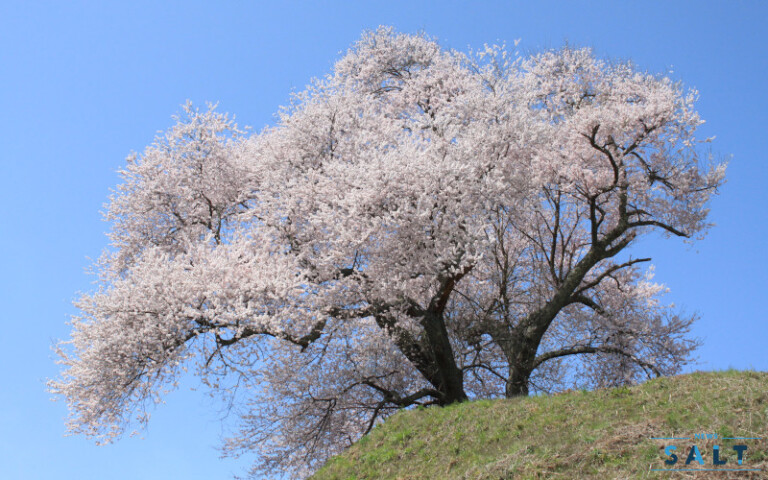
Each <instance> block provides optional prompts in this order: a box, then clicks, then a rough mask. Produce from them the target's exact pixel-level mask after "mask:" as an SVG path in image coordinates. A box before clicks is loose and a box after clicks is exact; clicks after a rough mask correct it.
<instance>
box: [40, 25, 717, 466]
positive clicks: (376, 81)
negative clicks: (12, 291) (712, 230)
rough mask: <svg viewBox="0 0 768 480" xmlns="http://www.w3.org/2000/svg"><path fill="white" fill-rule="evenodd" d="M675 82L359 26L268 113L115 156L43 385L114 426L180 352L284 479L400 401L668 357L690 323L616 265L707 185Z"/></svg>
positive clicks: (616, 373) (85, 416) (542, 383)
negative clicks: (261, 122)
mask: <svg viewBox="0 0 768 480" xmlns="http://www.w3.org/2000/svg"><path fill="white" fill-rule="evenodd" d="M695 99H696V93H695V92H693V91H686V90H685V89H684V88H683V87H682V86H681V85H680V84H678V83H675V82H672V81H671V80H669V79H668V78H665V77H663V76H658V75H651V74H647V73H644V72H642V71H640V70H639V69H637V68H636V67H635V66H633V65H631V64H627V63H609V62H606V61H603V60H600V59H598V58H596V57H595V56H594V55H593V54H592V52H591V51H590V50H589V49H572V48H565V49H561V50H557V51H548V52H544V53H541V54H537V55H533V56H530V57H526V58H523V57H520V56H518V55H516V54H514V53H509V52H508V51H507V50H506V49H505V48H503V47H486V48H485V49H483V50H482V51H480V52H472V53H469V54H463V53H461V52H456V51H452V50H446V49H444V48H441V47H440V46H439V45H438V44H437V43H436V42H435V41H434V40H432V39H429V38H427V37H426V36H423V35H416V36H414V35H406V34H398V33H396V32H394V31H392V30H391V29H388V28H380V29H379V30H377V31H375V32H369V33H366V34H364V35H363V37H362V39H361V40H360V41H358V42H357V43H356V44H355V45H354V46H353V47H352V48H351V49H350V50H349V52H348V53H347V54H346V55H345V56H344V57H343V58H341V59H340V60H339V61H338V62H337V63H336V65H335V67H334V69H333V71H332V72H331V73H330V74H329V75H328V76H326V77H325V78H322V79H319V80H315V81H313V83H312V84H311V85H310V86H309V87H307V88H306V90H304V91H303V92H301V93H299V94H296V95H295V96H294V98H293V101H292V103H291V105H290V106H289V107H287V108H284V109H283V110H282V111H281V114H280V118H279V121H278V122H277V124H276V125H275V126H273V127H270V128H266V129H265V130H263V131H262V132H260V133H258V134H253V135H249V134H247V132H246V131H242V130H240V129H238V127H237V125H236V124H235V123H234V122H233V121H232V120H231V119H230V118H229V117H228V116H226V115H223V114H220V113H217V112H216V111H215V110H214V109H212V108H211V109H209V110H207V111H199V110H196V109H195V108H193V107H192V106H191V105H186V106H185V108H184V115H183V116H181V117H180V118H178V123H177V125H176V126H174V127H173V128H172V129H170V130H169V131H168V132H167V134H166V135H165V136H163V137H158V138H157V139H156V141H155V142H154V143H153V144H152V145H151V146H149V147H148V148H147V149H146V150H145V151H144V152H143V153H142V154H140V155H133V156H131V157H129V158H128V163H127V166H126V167H125V169H124V170H123V171H122V172H121V174H122V177H123V183H122V184H121V185H120V186H119V187H118V188H117V190H116V191H115V193H114V195H113V196H112V197H111V200H110V203H109V207H108V211H107V214H106V217H107V220H109V221H110V222H111V223H112V225H113V228H112V231H111V233H110V241H111V248H110V249H108V250H107V251H106V252H105V253H104V255H103V256H102V257H101V259H100V260H99V261H98V262H97V265H96V267H97V271H98V276H99V277H98V278H99V282H98V284H99V287H98V289H97V290H96V291H94V292H91V293H86V294H84V295H82V297H81V298H80V300H79V301H78V302H77V307H78V308H79V310H80V312H81V313H80V315H79V316H77V317H75V318H73V320H72V336H71V339H69V340H67V341H64V342H62V343H61V344H59V346H58V347H57V350H58V353H59V355H60V357H61V363H62V364H63V365H64V370H63V372H62V374H61V376H60V378H58V379H56V380H52V381H51V382H50V388H51V390H52V391H53V392H55V393H57V394H59V395H61V396H63V397H64V398H66V400H67V401H68V403H69V406H70V410H71V413H72V416H71V419H70V424H69V428H70V430H71V431H72V432H77V433H84V434H87V435H90V436H93V437H96V438H97V439H99V440H102V441H110V440H112V439H114V438H116V437H117V436H119V435H120V434H121V433H122V432H123V430H124V429H125V427H126V426H128V425H129V424H130V423H131V422H132V419H133V418H134V416H137V418H138V420H139V421H146V419H147V404H148V403H151V402H152V401H156V402H157V401H161V399H162V395H163V393H165V392H166V391H167V390H168V389H169V388H173V387H174V386H175V382H176V380H177V379H178V377H179V375H180V374H181V373H182V372H183V371H186V370H187V369H189V368H192V369H193V370H194V371H195V372H196V373H197V374H198V375H199V376H200V378H202V379H203V381H204V382H206V384H207V385H209V386H210V388H211V391H212V392H214V393H218V394H221V395H222V396H223V397H224V398H227V399H228V400H229V401H230V402H231V404H232V405H233V406H234V409H235V411H237V412H238V413H239V414H240V416H241V419H242V422H241V428H240V429H239V430H238V431H237V432H235V433H234V434H233V436H232V438H231V439H230V440H229V441H228V442H227V443H226V445H225V449H226V450H227V451H228V452H232V453H235V454H237V453H242V452H247V451H256V452H257V453H258V458H259V460H258V462H257V464H256V466H255V470H254V471H273V472H274V471H284V470H286V469H289V470H291V471H293V472H294V473H295V474H296V475H307V474H308V473H310V472H311V471H313V470H314V469H315V468H317V466H318V465H320V464H321V463H322V462H323V461H324V460H325V459H326V458H327V457H328V456H329V455H331V454H334V453H337V452H339V451H341V450H342V449H343V448H345V447H346V446H347V445H349V444H350V443H352V442H354V441H356V440H357V439H358V438H360V436H362V435H363V434H365V433H366V432H368V431H369V430H370V429H371V428H373V426H375V425H376V424H377V423H378V422H379V421H381V420H382V419H383V418H385V417H386V416H387V415H389V414H391V413H393V412H395V411H397V410H398V409H402V408H407V407H411V406H416V405H447V404H451V403H454V402H461V401H465V400H468V399H474V398H488V397H499V396H507V397H512V396H516V395H526V394H528V393H529V392H530V391H531V390H535V391H539V392H550V391H557V390H560V389H564V388H569V387H573V386H578V387H598V386H607V385H621V384H626V383H631V382H636V381H640V380H641V379H642V378H647V377H648V376H653V375H665V374H672V373H675V372H677V371H678V370H679V369H680V367H681V366H682V365H684V364H685V363H686V361H688V359H689V356H690V353H691V351H692V350H693V348H694V347H695V346H696V342H695V341H693V340H691V339H690V338H688V336H687V333H688V331H689V327H690V325H691V323H692V322H693V321H694V317H693V316H683V315H681V314H679V313H677V312H676V311H675V310H674V309H673V308H672V307H671V306H669V305H666V304H664V303H663V301H662V298H661V297H662V295H663V293H664V291H665V289H664V287H663V286H661V285H658V284H655V283H653V282H652V270H651V269H648V270H646V271H642V270H641V269H640V266H641V265H642V264H643V263H644V262H648V261H650V259H649V258H644V257H635V256H633V255H630V250H631V253H632V254H634V253H635V249H630V247H631V246H632V245H633V244H635V243H636V241H637V239H639V238H641V237H642V236H644V235H647V234H649V233H650V232H654V231H658V232H662V233H664V234H666V235H667V236H670V237H683V238H686V239H689V240H695V239H697V238H700V237H701V236H702V235H703V234H704V233H705V232H706V231H707V229H708V227H709V226H710V225H709V223H707V213H708V210H707V204H708V201H709V198H710V196H711V195H712V194H713V193H715V192H716V189H717V187H718V186H719V185H721V184H722V182H723V179H724V171H725V167H724V165H717V164H715V163H713V162H712V161H711V159H710V157H709V156H708V155H706V150H704V149H703V148H702V145H701V144H702V143H703V142H705V141H706V140H699V139H698V138H697V137H696V136H695V132H696V129H697V127H698V126H699V125H701V124H702V123H703V121H702V120H701V119H700V118H699V116H698V114H697V113H696V112H695V110H694V102H695Z"/></svg>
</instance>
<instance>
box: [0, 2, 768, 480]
mask: <svg viewBox="0 0 768 480" xmlns="http://www.w3.org/2000/svg"><path fill="white" fill-rule="evenodd" d="M107 3H110V5H111V6H106V4H107ZM416 3H417V5H412V4H410V2H400V1H391V0H390V1H386V2H345V3H333V2H317V5H314V4H310V3H309V2H307V3H296V2H290V3H288V2H286V6H285V7H283V8H280V7H278V6H277V2H274V4H273V5H271V6H264V5H257V2H245V1H219V2H197V1H184V2H157V1H152V2H148V1H130V2H122V6H119V7H118V6H115V5H116V4H117V2H91V3H84V2H76V1H67V2H59V1H57V2H52V1H51V2H29V1H5V2H2V4H0V24H1V26H2V28H0V183H1V185H0V233H1V235H0V256H1V257H2V258H0V268H2V275H0V296H1V297H2V302H1V303H0V305H1V306H2V310H1V311H2V314H1V317H0V321H2V330H0V476H2V477H3V478H8V479H30V480H31V479H46V480H47V479H51V478H56V479H60V480H67V479H77V480H89V479H94V480H97V479H98V480H102V479H131V480H136V479H162V480H168V479H174V478H183V479H185V480H194V479H198V478H199V479H207V480H215V479H227V478H231V477H232V475H233V474H237V473H243V472H244V469H245V467H246V466H247V465H248V464H249V462H250V459H248V458H245V459H241V460H232V459H229V460H220V459H219V458H218V451H217V450H216V446H217V445H219V443H220V437H221V435H222V433H223V430H222V426H221V423H220V422H219V418H220V412H219V411H218V410H217V405H216V404H215V403H214V402H212V401H211V400H210V399H208V398H207V397H206V396H205V395H204V393H203V392H202V391H197V392H190V391H189V389H188V388H184V389H183V390H182V391H179V392H176V393H174V394H172V395H170V396H169V397H168V398H167V405H165V406H162V407H161V408H159V409H157V410H156V411H155V412H154V415H153V418H152V421H151V422H150V425H149V429H148V430H147V431H145V432H143V434H142V437H143V439H142V438H139V437H133V438H124V439H123V440H121V441H119V442H118V443H117V444H115V445H111V446H107V447H96V446H94V445H93V444H92V443H90V442H89V441H87V440H86V439H84V438H75V437H63V434H64V417H65V415H66V411H65V405H64V404H63V403H62V402H56V403H52V402H50V401H49V395H48V394H47V393H46V392H45V387H44V382H45V379H46V378H48V377H52V376H55V375H56V373H57V368H58V367H57V366H56V365H54V363H53V360H54V359H53V355H52V353H51V351H50V347H51V345H52V344H53V342H54V340H55V339H58V338H65V337H66V336H67V335H68V327H67V325H66V321H67V319H68V316H69V315H71V314H72V313H73V312H74V309H73V307H72V306H71V303H70V302H71V300H72V299H73V298H75V296H76V292H77V291H82V290H88V289H90V288H91V284H90V282H91V281H92V278H91V277H89V276H86V275H85V274H84V273H83V269H84V268H85V267H86V266H88V264H89V260H88V258H87V257H91V258H94V257H97V256H98V255H99V253H100V251H101V249H102V248H103V247H104V246H105V245H106V238H105V237H104V235H103V234H104V232H105V231H106V230H107V228H108V226H107V224H105V223H103V222H102V221H101V217H100V214H99V212H100V210H101V209H102V204H103V203H104V202H105V201H106V200H107V196H108V194H109V191H110V188H112V187H113V186H115V185H116V183H117V181H118V177H117V175H116V173H115V172H116V170H117V169H118V168H119V167H120V166H121V165H122V164H123V161H124V158H125V156H126V155H127V154H128V153H129V152H130V151H132V150H137V151H140V150H142V149H143V147H144V146H145V145H147V144H148V143H149V142H151V140H152V138H153V136H154V135H155V133H156V132H157V131H158V130H164V129H166V128H168V127H169V126H171V125H172V120H171V118H170V117H171V115H172V114H174V113H176V112H177V111H178V110H179V105H181V104H182V103H183V102H184V101H185V100H187V99H190V100H192V101H193V102H195V103H198V104H202V103H203V102H205V101H209V100H210V101H219V102H220V109H221V110H224V111H229V112H232V113H234V114H236V115H237V118H238V120H239V122H240V123H241V124H247V125H251V126H254V127H256V128H257V129H259V128H261V127H262V126H264V125H265V124H266V123H269V122H272V121H273V114H274V113H275V112H276V111H277V108H278V106H279V105H281V104H285V103H286V100H287V98H288V94H289V92H290V91H291V90H292V89H300V88H302V87H303V86H304V85H305V84H306V83H307V82H308V80H309V79H310V78H311V77H313V76H319V75H322V74H324V73H326V72H328V71H329V69H330V67H331V65H332V64H333V62H334V61H335V60H336V59H337V58H338V57H339V53H340V52H341V51H343V50H345V49H346V48H347V47H348V46H349V45H350V44H351V43H352V42H353V41H355V40H356V39H357V38H358V36H359V35H360V33H361V31H362V30H363V29H371V28H375V27H376V26H378V25H380V24H387V25H393V26H395V27H396V28H397V29H398V30H401V31H405V32H416V31H419V30H423V31H426V32H427V33H429V34H431V35H434V36H437V37H438V38H439V40H440V41H441V42H442V43H443V44H444V45H446V46H450V47H454V48H458V49H464V48H466V47H467V46H468V45H471V46H473V47H479V46H481V45H482V44H483V43H484V42H488V43H492V42H496V41H497V40H502V41H503V40H506V41H507V42H508V43H512V42H513V41H514V40H515V39H517V38H521V39H522V43H521V44H520V47H521V48H522V49H523V51H536V50H540V49H542V48H549V47H558V46H560V45H562V44H563V43H564V42H566V41H567V42H568V43H570V44H572V45H577V46H582V45H586V46H592V47H594V48H595V49H596V51H597V52H598V54H600V55H603V56H609V57H612V58H620V59H631V60H633V61H634V62H636V63H637V64H639V65H641V66H642V67H644V68H647V69H649V70H652V71H663V70H666V69H668V68H669V67H672V68H673V69H674V74H673V75H674V76H675V77H676V78H678V79H681V80H683V81H685V82H686V83H687V84H688V85H691V86H695V87H696V88H698V89H699V90H700V92H701V101H700V102H699V104H698V106H699V111H700V112H701V114H702V116H703V118H705V119H706V120H707V124H706V125H705V126H704V128H703V134H704V135H705V136H711V135H717V140H716V141H715V143H714V150H715V151H716V152H718V153H720V154H723V155H733V159H732V161H731V164H730V167H729V171H728V183H727V185H726V186H725V187H724V188H723V189H722V195H721V196H720V197H718V198H716V199H715V201H714V202H713V205H712V218H713V219H714V221H715V222H717V224H718V226H717V227H716V228H715V229H713V230H712V232H711V233H710V235H709V237H708V238H707V239H706V240H704V241H703V242H700V243H699V244H697V245H696V246H695V247H694V248H689V247H687V246H686V245H684V244H683V243H682V242H679V241H674V240H670V241H658V240H653V241H648V242H646V243H645V244H644V245H643V247H644V250H643V251H642V253H650V254H651V255H652V256H653V257H654V263H655V264H656V265H657V270H656V272H657V277H656V279H657V280H658V281H661V282H664V283H666V284H667V285H668V286H669V287H670V288H671V289H672V292H671V294H670V297H669V298H671V300H673V301H674V302H675V303H676V304H678V305H679V306H682V307H684V308H685V309H687V310H688V311H697V312H699V313H700V315H701V317H702V319H701V321H700V322H699V323H698V325H697V326H696V329H695V332H694V333H695V334H696V335H697V336H700V337H702V339H703V340H704V346H703V348H701V350H700V351H699V357H700V362H701V363H700V365H699V366H698V367H697V368H701V369H723V368H728V367H736V368H749V367H753V368H756V369H760V370H768V355H767V354H766V339H768V323H767V322H766V314H765V311H766V308H765V302H766V297H768V291H766V287H767V286H768V248H766V244H767V243H768V242H766V240H765V239H766V237H768V221H767V220H768V215H767V214H766V200H767V198H766V197H767V196H766V191H767V190H766V185H768V155H767V154H766V148H765V142H766V140H767V139H768V130H767V128H768V127H767V126H768V114H767V113H766V112H768V93H766V91H767V89H766V79H768V51H767V50H768V33H767V32H768V28H766V25H765V22H766V20H768V3H766V2H760V1H753V2H743V1H736V0H731V1H702V0H697V1H686V2H682V1H680V2H679V1H670V0H665V1H660V0H659V1H642V2H641V1H623V2H589V1H582V2H571V1H568V2H566V1H562V2H525V3H524V2H483V4H482V6H481V5H479V3H480V2H477V3H478V5H475V4H473V3H470V2H450V1H441V2H432V3H427V2H425V3H418V2H416ZM362 4H365V5H362ZM638 253H640V251H638ZM190 385H192V386H194V385H195V382H194V380H190V379H188V381H186V386H187V387H188V386H190Z"/></svg>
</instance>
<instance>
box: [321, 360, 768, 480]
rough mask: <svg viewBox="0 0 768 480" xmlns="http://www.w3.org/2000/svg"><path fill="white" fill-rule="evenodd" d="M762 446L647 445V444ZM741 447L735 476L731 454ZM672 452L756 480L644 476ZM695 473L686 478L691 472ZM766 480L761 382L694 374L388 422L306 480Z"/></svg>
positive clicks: (765, 405)
mask: <svg viewBox="0 0 768 480" xmlns="http://www.w3.org/2000/svg"><path fill="white" fill-rule="evenodd" d="M696 433H717V434H718V435H719V436H720V437H725V436H735V437H760V438H761V440H759V441H756V440H749V441H742V442H738V441H734V440H722V439H719V440H691V441H680V440H677V441H674V440H666V441H665V440H652V439H651V437H693V435H694V434H696ZM736 443H744V444H746V445H747V446H748V450H747V453H746V458H745V462H744V465H742V466H741V467H739V466H738V465H737V464H736V460H735V453H734V452H733V450H732V449H731V446H732V445H734V444H736ZM669 444H676V445H677V447H678V451H677V452H676V453H677V454H678V456H679V457H681V459H680V460H679V461H678V464H677V465H675V467H676V468H683V467H685V465H683V463H684V462H685V459H686V457H687V453H688V449H689V447H690V446H691V445H694V444H695V445H697V446H698V447H699V449H700V450H701V452H702V455H703V457H704V461H705V465H704V467H707V468H713V466H712V458H711V457H712V447H713V445H715V444H717V445H720V448H721V451H722V452H723V454H724V457H725V458H726V459H728V460H729V463H728V465H726V466H725V467H721V468H760V469H762V471H761V472H751V473H747V472H698V473H682V472H675V473H668V472H651V471H650V470H651V469H652V468H670V467H667V466H665V465H664V459H666V458H668V457H666V456H665V455H664V446H666V445H669ZM697 466H698V464H696V463H695V462H694V463H692V464H691V465H689V466H688V468H695V467H697ZM512 478H514V479H539V478H556V479H596V480H597V479H600V480H604V479H634V478H651V479H656V478H658V479H675V480H676V479H683V478H685V479H688V478H701V479H704V478H707V479H710V478H712V479H727V478H738V479H754V478H768V373H763V372H753V371H735V370H729V371H724V372H699V373H694V374H690V375H681V376H677V377H667V378H660V379H656V380H652V381H649V382H646V383H644V384H642V385H638V386H635V387H631V388H626V387H622V388H617V389H606V390H597V391H593V392H585V391H573V392H568V393H564V394H559V395H554V396H537V397H528V398H520V399H512V400H480V401H476V402H468V403H463V404H459V405H451V406H449V407H444V408H427V409H416V410H409V411H404V412H400V413H398V414H396V415H393V416H392V417H390V418H389V419H387V421H386V422H384V423H383V424H382V425H380V426H378V427H376V428H375V429H374V430H373V431H371V433H370V434H368V435H366V436H365V437H364V438H363V439H362V440H360V441H359V442H358V443H357V444H355V445H353V446H352V447H351V448H350V449H349V450H348V451H346V452H345V453H344V454H342V455H339V456H337V457H334V458H332V459H331V460H330V461H329V462H328V463H327V464H326V466H325V467H324V468H323V469H321V470H320V471H319V472H318V473H316V474H315V475H314V476H313V477H312V480H326V479H339V480H363V479H392V480H429V479H467V480H491V479H493V480H502V479H512Z"/></svg>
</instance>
